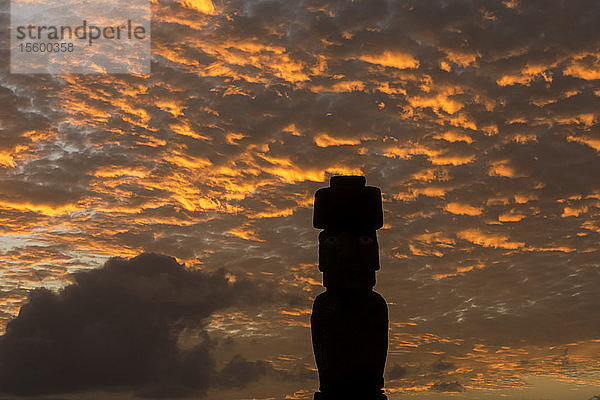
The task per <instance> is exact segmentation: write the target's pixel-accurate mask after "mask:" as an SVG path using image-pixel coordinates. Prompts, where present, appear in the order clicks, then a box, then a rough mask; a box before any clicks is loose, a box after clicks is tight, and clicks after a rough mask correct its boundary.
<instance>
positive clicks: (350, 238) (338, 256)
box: [319, 229, 379, 290]
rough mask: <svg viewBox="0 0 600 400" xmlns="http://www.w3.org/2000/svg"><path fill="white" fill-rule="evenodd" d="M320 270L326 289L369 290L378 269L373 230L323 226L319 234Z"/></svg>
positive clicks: (375, 237) (373, 283) (377, 251)
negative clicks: (323, 228) (324, 228)
mask: <svg viewBox="0 0 600 400" xmlns="http://www.w3.org/2000/svg"><path fill="white" fill-rule="evenodd" d="M319 269H320V270H321V271H323V284H324V285H325V286H326V287H328V288H339V289H356V290H359V289H371V288H372V287H373V286H375V271H377V270H378V269H379V246H378V244H377V233H376V232H375V231H374V230H366V229H362V230H361V229H359V230H348V229H326V230H324V231H322V232H321V233H320V234H319Z"/></svg>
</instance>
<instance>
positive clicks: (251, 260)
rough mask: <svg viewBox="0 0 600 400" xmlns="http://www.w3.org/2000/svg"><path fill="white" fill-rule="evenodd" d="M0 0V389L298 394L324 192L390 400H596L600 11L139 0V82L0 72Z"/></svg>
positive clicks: (513, 0)
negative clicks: (347, 240)
mask: <svg viewBox="0 0 600 400" xmlns="http://www.w3.org/2000/svg"><path fill="white" fill-rule="evenodd" d="M0 4H1V5H2V6H1V7H0V9H1V10H3V12H2V13H0V18H2V21H3V23H2V24H1V25H2V26H3V28H2V29H3V31H2V35H1V37H0V40H1V41H2V46H0V48H1V50H0V52H1V53H2V57H0V61H1V62H2V65H1V67H0V106H1V107H0V320H1V327H2V330H1V333H2V336H1V337H0V393H3V395H2V396H4V394H5V395H6V396H8V397H6V398H12V397H11V396H13V397H22V398H27V397H30V396H41V397H36V398H44V399H46V398H47V399H69V400H70V399H84V398H85V399H115V400H121V399H123V400H125V399H143V398H182V399H188V398H189V399H208V400H212V399H284V398H285V399H310V398H312V393H313V392H314V391H315V390H316V388H317V386H318V380H317V373H316V366H315V363H314V358H313V354H312V346H311V342H310V325H309V323H310V312H311V307H312V301H313V300H314V298H315V297H316V296H317V295H318V294H319V293H321V292H322V291H323V290H324V288H323V287H322V285H321V275H320V273H319V271H318V269H317V236H318V233H319V231H318V230H316V229H314V228H313V227H312V205H313V196H314V193H315V191H316V190H317V189H319V188H321V187H325V186H328V180H329V177H331V176H333V175H340V174H341V175H364V176H365V177H366V179H367V184H368V185H371V186H377V187H379V188H380V189H381V191H382V195H383V207H384V227H383V228H382V229H380V230H379V231H378V238H379V247H380V257H381V270H380V271H379V272H378V275H377V286H376V287H375V290H376V291H378V292H379V293H380V294H381V295H382V296H384V298H385V299H386V301H387V303H388V308H389V317H390V334H389V352H388V360H387V365H386V392H387V394H388V397H389V399H390V400H396V399H398V400H401V399H414V400H428V399H446V398H448V399H497V398H506V399H514V400H517V399H519V400H542V399H550V400H555V399H556V400H558V399H561V400H571V399H572V400H576V399H582V400H588V399H590V398H591V397H592V396H594V395H600V372H599V371H600V332H599V330H598V327H599V326H600V313H598V306H599V304H600V291H598V286H599V284H600V266H599V262H598V259H599V258H600V248H599V246H598V242H599V239H600V179H599V178H598V173H597V171H598V170H599V169H600V156H599V152H600V113H599V111H598V110H599V109H600V107H599V106H600V35H599V33H598V28H597V25H598V24H597V22H598V20H599V18H600V3H599V2H597V1H595V0H568V1H567V0H504V1H493V0H470V1H468V0H420V1H417V0H397V1H392V0H323V1H316V0H298V1H289V0H287V1H286V0H214V1H212V2H211V0H181V1H178V0H153V1H152V13H153V17H152V64H151V73H150V74H131V75H127V74H112V75H111V74H106V75H76V74H68V75H14V74H10V73H9V72H8V71H9V64H8V62H9V55H8V50H7V48H8V45H7V40H8V38H7V35H6V29H5V28H4V27H5V26H6V21H7V18H8V13H7V12H6V10H7V9H8V5H9V2H8V1H7V0H0ZM144 253H146V254H144ZM113 257H119V258H113ZM11 321H12V322H11ZM2 398H4V397H2Z"/></svg>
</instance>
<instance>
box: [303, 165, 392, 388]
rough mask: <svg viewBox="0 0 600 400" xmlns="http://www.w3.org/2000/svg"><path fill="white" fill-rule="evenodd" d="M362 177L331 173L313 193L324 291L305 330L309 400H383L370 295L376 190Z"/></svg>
mask: <svg viewBox="0 0 600 400" xmlns="http://www.w3.org/2000/svg"><path fill="white" fill-rule="evenodd" d="M365 182H366V180H365V178H364V177H363V176H334V177H332V178H331V180H330V187H328V188H322V189H319V190H318V191H317V192H316V194H315V209H314V219H313V225H314V227H315V228H318V229H323V231H322V232H321V233H320V234H319V270H320V271H321V272H323V285H324V286H325V287H326V288H327V290H326V291H325V292H324V293H321V294H320V295H319V296H317V298H316V299H315V302H314V304H313V310H312V316H311V321H310V322H311V332H312V341H313V349H314V352H315V359H316V361H317V368H318V369H319V392H317V393H315V400H338V399H339V400H342V399H343V400H354V399H356V400H382V399H386V396H385V394H384V393H383V370H384V367H385V359H386V356H387V342H388V311H387V305H386V302H385V300H384V298H383V297H382V296H381V295H380V294H378V293H376V292H374V291H373V286H375V271H377V270H378V269H379V247H378V245H377V233H376V230H377V229H379V228H381V227H382V226H383V209H382V206H381V191H380V190H379V188H376V187H372V186H365Z"/></svg>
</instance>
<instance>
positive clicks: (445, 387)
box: [429, 381, 466, 392]
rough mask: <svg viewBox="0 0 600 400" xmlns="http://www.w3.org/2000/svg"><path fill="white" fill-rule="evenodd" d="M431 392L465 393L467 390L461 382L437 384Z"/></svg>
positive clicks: (431, 388)
mask: <svg viewBox="0 0 600 400" xmlns="http://www.w3.org/2000/svg"><path fill="white" fill-rule="evenodd" d="M429 390H431V391H434V392H464V391H465V390H466V389H465V388H464V386H463V385H461V384H460V383H459V382H457V381H454V382H437V383H434V384H433V385H432V386H431V387H430V388H429Z"/></svg>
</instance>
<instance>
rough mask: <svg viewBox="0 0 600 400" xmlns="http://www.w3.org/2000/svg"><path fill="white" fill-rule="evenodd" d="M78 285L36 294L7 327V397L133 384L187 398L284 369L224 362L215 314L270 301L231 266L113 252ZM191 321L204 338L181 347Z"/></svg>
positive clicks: (149, 393) (142, 391) (1, 358)
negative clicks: (217, 354) (219, 357)
mask: <svg viewBox="0 0 600 400" xmlns="http://www.w3.org/2000/svg"><path fill="white" fill-rule="evenodd" d="M74 281H75V283H74V284H72V285H69V286H67V287H66V288H64V289H63V290H62V291H61V292H60V293H58V294H55V293H53V292H51V291H49V290H47V289H36V290H34V291H33V292H31V294H30V296H29V300H28V302H27V304H25V305H24V306H23V307H22V308H21V311H20V313H19V315H18V316H17V318H15V319H14V320H13V321H11V322H10V323H9V325H8V326H7V329H6V333H5V335H4V336H2V337H1V338H0V393H5V394H10V395H19V396H20V395H25V396H26V395H40V394H52V393H67V392H82V391H88V390H117V391H122V390H123V391H126V390H132V391H134V393H135V394H136V395H137V396H141V397H179V396H186V395H190V394H195V395H201V394H203V393H204V392H205V391H206V389H208V388H209V387H215V386H217V387H219V386H226V387H232V386H234V387H235V386H238V387H240V386H244V385H245V384H247V383H249V382H251V381H254V380H256V379H258V378H260V377H261V376H262V375H264V374H267V373H274V372H277V371H275V370H274V369H273V368H272V367H271V364H269V363H267V362H265V361H248V360H246V359H245V358H243V357H242V356H239V355H238V356H235V357H233V358H232V359H231V361H230V362H229V363H228V364H227V365H225V366H224V367H223V368H218V367H217V365H216V362H215V359H214V358H213V355H212V352H211V349H214V348H215V345H216V342H215V339H213V338H209V337H208V335H207V334H206V333H205V332H204V331H203V330H202V327H203V325H204V324H205V323H206V322H205V321H206V318H207V317H208V316H209V315H210V314H211V313H213V312H215V311H217V310H222V309H224V308H227V307H229V306H233V305H236V304H240V303H241V302H242V301H243V303H244V304H245V305H252V304H259V303H262V302H264V301H269V300H271V299H272V294H273V293H275V292H274V291H273V290H272V288H265V287H259V286H258V285H256V284H254V283H250V282H248V281H244V280H237V281H236V282H234V283H231V282H229V280H228V279H227V278H226V274H225V272H223V271H217V272H214V273H205V272H202V271H195V270H190V269H186V268H185V267H184V266H183V265H181V264H179V263H177V261H176V260H175V259H174V258H171V257H167V256H163V255H157V254H142V255H139V256H137V257H135V258H132V259H129V260H126V259H122V258H112V259H110V260H109V261H108V262H107V263H106V264H105V265H104V266H103V267H102V268H99V269H96V270H91V271H88V272H83V273H77V274H76V275H75V276H74ZM191 326H194V327H195V328H197V329H199V330H200V332H203V334H204V341H203V342H202V343H201V344H198V345H196V346H195V347H193V348H191V349H186V350H182V349H180V348H179V347H178V345H177V339H178V334H179V333H180V332H181V331H182V329H183V328H184V327H185V328H190V327H191Z"/></svg>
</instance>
